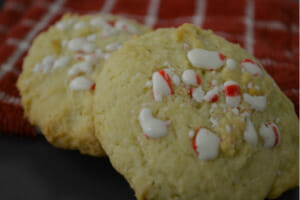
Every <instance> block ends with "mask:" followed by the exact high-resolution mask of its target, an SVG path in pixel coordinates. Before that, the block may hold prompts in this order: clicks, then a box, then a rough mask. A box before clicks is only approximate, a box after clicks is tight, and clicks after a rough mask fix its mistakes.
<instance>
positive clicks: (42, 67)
mask: <svg viewBox="0 0 300 200" xmlns="http://www.w3.org/2000/svg"><path fill="white" fill-rule="evenodd" d="M55 60H56V56H46V57H45V58H44V59H43V61H42V63H37V64H35V66H34V68H33V71H34V72H43V73H44V74H47V73H49V72H51V70H52V69H51V68H52V67H53V64H54V62H55Z"/></svg>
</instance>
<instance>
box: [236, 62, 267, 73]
mask: <svg viewBox="0 0 300 200" xmlns="http://www.w3.org/2000/svg"><path fill="white" fill-rule="evenodd" d="M241 65H242V68H243V70H244V71H247V72H249V73H250V74H252V75H253V76H261V75H263V71H262V69H261V68H260V67H259V65H258V64H256V63H255V62H254V61H252V60H250V59H244V60H243V61H242V62H241Z"/></svg>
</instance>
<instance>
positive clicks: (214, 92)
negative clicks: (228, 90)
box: [203, 87, 219, 103]
mask: <svg viewBox="0 0 300 200" xmlns="http://www.w3.org/2000/svg"><path fill="white" fill-rule="evenodd" d="M218 93H219V88H218V87H214V88H213V89H211V90H209V91H208V92H207V93H206V95H205V96H204V97H203V99H204V100H205V101H208V102H211V103H214V102H216V101H218V99H219V94H218Z"/></svg>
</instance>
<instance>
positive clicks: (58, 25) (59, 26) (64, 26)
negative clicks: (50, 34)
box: [55, 19, 75, 31]
mask: <svg viewBox="0 0 300 200" xmlns="http://www.w3.org/2000/svg"><path fill="white" fill-rule="evenodd" d="M74 22H75V19H68V20H64V21H60V22H58V23H56V25H55V27H56V28H57V29H58V30H60V31H63V30H66V29H69V28H71V27H72V26H73V24H74Z"/></svg>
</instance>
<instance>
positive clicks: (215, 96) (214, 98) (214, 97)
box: [210, 94, 219, 103]
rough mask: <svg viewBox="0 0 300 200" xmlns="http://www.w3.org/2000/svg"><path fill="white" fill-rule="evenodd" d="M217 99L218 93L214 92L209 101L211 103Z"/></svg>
mask: <svg viewBox="0 0 300 200" xmlns="http://www.w3.org/2000/svg"><path fill="white" fill-rule="evenodd" d="M218 99H219V95H217V94H215V95H214V96H213V97H212V98H211V99H210V102H211V103H214V102H216V101H218Z"/></svg>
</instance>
